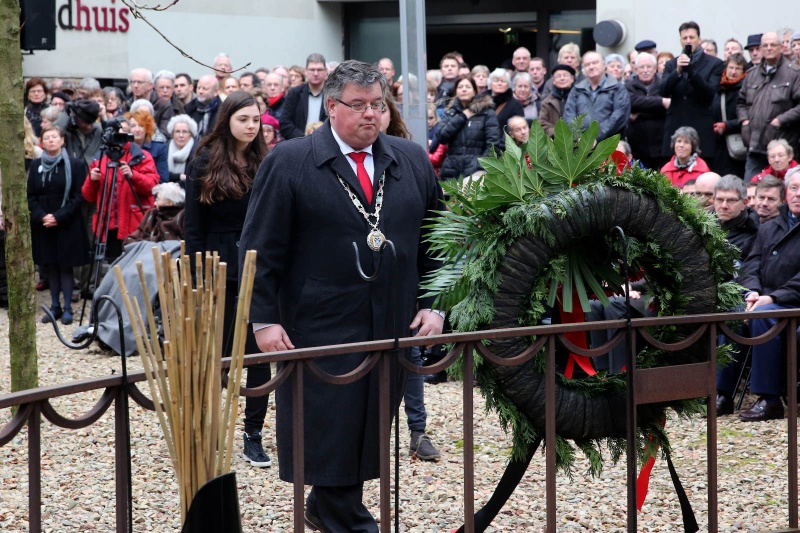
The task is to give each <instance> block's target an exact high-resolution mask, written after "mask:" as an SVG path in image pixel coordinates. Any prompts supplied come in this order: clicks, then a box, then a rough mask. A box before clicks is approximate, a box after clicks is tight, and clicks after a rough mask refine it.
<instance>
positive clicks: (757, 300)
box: [744, 291, 775, 311]
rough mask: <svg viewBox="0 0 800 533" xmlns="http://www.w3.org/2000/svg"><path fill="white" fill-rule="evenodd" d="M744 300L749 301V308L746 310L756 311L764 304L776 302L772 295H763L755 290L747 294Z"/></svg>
mask: <svg viewBox="0 0 800 533" xmlns="http://www.w3.org/2000/svg"><path fill="white" fill-rule="evenodd" d="M744 301H745V302H747V308H746V309H745V311H755V310H756V309H758V308H759V307H761V306H762V305H769V304H772V303H775V302H774V301H773V300H772V296H761V295H760V294H758V293H757V292H755V291H753V292H751V293H750V294H748V295H747V296H745V298H744Z"/></svg>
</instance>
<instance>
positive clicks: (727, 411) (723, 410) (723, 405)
mask: <svg viewBox="0 0 800 533" xmlns="http://www.w3.org/2000/svg"><path fill="white" fill-rule="evenodd" d="M732 414H733V399H732V398H731V397H730V396H725V395H724V394H717V416H722V415H732Z"/></svg>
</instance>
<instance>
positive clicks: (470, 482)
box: [0, 310, 800, 533]
mask: <svg viewBox="0 0 800 533" xmlns="http://www.w3.org/2000/svg"><path fill="white" fill-rule="evenodd" d="M756 317H758V318H776V319H777V323H776V325H775V326H774V327H773V328H772V329H771V330H770V331H768V332H767V333H765V334H763V335H761V336H760V337H756V338H746V337H742V336H741V335H739V334H737V333H736V331H734V330H732V329H731V327H729V326H728V324H726V323H727V322H729V321H735V320H746V319H752V318H756ZM799 320H800V310H778V311H764V312H756V313H728V314H709V315H689V316H679V317H661V318H641V319H634V320H633V321H631V322H630V325H629V326H627V322H626V320H624V319H622V320H614V321H606V322H588V323H581V324H564V325H555V326H536V327H526V328H513V329H498V330H485V331H476V332H471V333H458V334H448V335H440V336H436V337H425V338H422V339H419V338H406V339H401V340H400V341H399V343H397V345H396V343H395V341H394V340H381V341H372V342H363V343H356V344H347V345H337V346H326V347H319V348H307V349H301V350H292V351H287V352H280V353H271V354H256V355H248V356H247V357H246V363H245V364H246V365H250V364H255V363H264V362H283V363H284V364H283V365H281V368H280V370H279V371H278V372H277V373H276V374H275V375H274V376H273V377H272V379H271V380H270V381H269V382H268V383H266V384H264V385H262V386H260V387H258V388H253V389H247V388H243V389H242V391H241V395H242V396H248V397H252V396H262V395H264V394H268V393H270V392H272V391H274V390H275V388H276V387H278V385H280V384H282V383H284V382H285V381H286V380H291V382H292V383H293V406H292V409H293V432H294V449H293V453H294V456H295V457H303V456H304V447H305V443H304V442H303V416H302V413H303V401H304V398H303V389H302V387H301V386H300V385H301V384H302V383H303V375H304V374H305V373H306V372H310V373H311V374H313V375H314V376H316V377H317V378H318V379H320V380H322V381H325V382H328V383H333V384H346V383H351V382H353V381H356V380H358V379H361V378H362V377H364V376H366V375H367V374H368V373H369V372H371V371H373V370H376V371H377V372H378V375H379V397H380V406H381V407H380V415H381V423H380V427H379V431H380V448H381V449H380V512H381V516H382V517H389V516H391V508H390V497H391V488H390V482H391V476H390V455H391V453H390V438H391V437H390V425H391V414H390V398H389V394H390V373H389V369H390V364H391V363H392V361H391V359H390V358H391V357H396V356H395V353H396V352H395V351H394V350H395V349H396V348H397V347H399V348H400V349H403V348H410V347H412V346H421V345H425V344H430V343H436V344H440V343H441V344H445V343H447V344H452V346H453V347H452V349H451V350H450V352H449V353H448V354H447V355H446V356H445V358H444V359H442V360H441V361H440V362H438V363H436V364H435V365H433V366H427V367H418V366H414V365H412V364H411V363H409V362H408V361H406V360H404V359H401V360H400V363H401V365H402V366H403V367H404V368H405V369H406V370H407V371H409V372H414V373H417V374H429V373H433V372H438V371H439V370H443V369H445V368H448V367H450V366H451V365H453V364H454V363H455V362H456V360H457V359H458V358H459V357H461V358H462V359H461V361H462V365H463V378H464V381H463V383H464V386H463V391H464V392H463V424H464V435H463V442H464V446H463V453H464V479H463V487H464V494H463V498H464V517H465V531H466V532H468V533H472V532H473V531H474V524H473V522H472V517H473V515H474V512H475V501H474V488H475V481H474V460H475V457H474V448H473V445H474V437H473V429H474V420H473V396H472V378H473V359H474V354H475V353H476V352H477V353H479V354H480V355H481V356H482V357H484V358H485V359H487V360H489V361H490V362H492V363H494V364H497V365H503V366H517V365H522V364H524V363H526V362H528V361H530V360H531V359H532V358H533V357H535V356H536V354H537V353H538V352H539V351H540V350H541V349H544V350H545V353H546V374H545V376H546V377H545V380H546V400H547V404H546V413H545V421H546V430H545V435H544V439H545V442H555V434H556V433H555V431H556V405H555V404H556V402H555V383H556V377H555V374H556V347H557V345H561V346H563V347H564V348H566V349H567V350H569V351H570V352H572V353H575V354H577V355H581V356H586V357H595V356H597V355H600V354H602V353H606V352H608V351H609V350H610V349H611V348H613V347H615V346H617V345H618V344H619V343H622V342H629V343H630V346H631V347H632V349H633V350H634V352H635V351H636V344H637V337H639V336H640V337H641V338H643V339H644V341H645V342H646V343H647V344H649V345H651V346H654V347H657V348H659V349H662V350H665V351H667V352H672V351H679V350H685V349H686V348H688V347H689V346H694V345H695V344H696V343H705V346H706V348H704V349H705V350H707V351H706V353H707V357H706V359H705V360H704V361H700V362H697V363H692V364H685V365H676V366H669V367H658V368H648V369H636V368H635V367H634V368H628V369H627V371H628V372H627V374H628V376H627V379H628V384H629V386H628V390H627V413H628V424H629V433H630V432H632V431H635V427H636V406H637V405H642V404H647V403H653V402H663V401H670V400H678V399H687V398H702V397H707V398H708V402H707V405H708V417H707V419H706V423H707V444H708V448H707V450H708V451H707V454H708V473H707V477H708V508H707V513H708V531H710V532H716V531H717V530H718V523H717V448H716V440H717V419H716V404H715V401H714V399H715V393H716V346H717V335H718V334H725V335H726V336H727V337H728V338H729V339H730V340H731V341H733V342H738V343H740V344H743V345H747V346H752V345H757V344H761V343H764V342H767V341H769V340H771V339H773V338H774V337H775V336H776V335H781V334H783V338H784V349H785V352H786V355H787V357H786V360H787V365H786V379H787V382H786V389H787V403H788V412H787V423H788V438H787V442H786V453H787V454H788V465H787V480H788V483H787V484H788V495H787V496H788V507H789V508H788V524H786V526H787V527H788V528H789V529H783V530H782V531H800V529H798V458H797V388H796V385H797V327H798V321H799ZM666 325H675V326H682V328H681V330H682V331H684V332H688V333H685V335H684V339H683V340H682V341H680V342H676V343H672V344H664V343H661V342H659V341H658V340H657V339H656V338H654V337H653V335H652V334H651V333H650V328H654V327H658V326H666ZM599 329H616V330H617V333H616V335H614V337H612V338H611V339H610V340H609V341H608V342H607V343H606V344H604V345H603V346H600V347H594V348H591V349H583V348H580V347H578V346H576V345H574V344H573V343H572V342H570V341H569V340H568V338H567V337H566V335H567V334H568V333H573V332H576V331H580V332H588V331H592V330H599ZM634 333H635V334H634ZM533 336H535V338H536V341H535V343H534V345H533V346H531V347H530V348H529V349H527V350H525V351H524V352H523V353H521V354H519V355H517V356H515V357H513V358H510V359H503V358H500V357H498V356H497V355H495V354H493V353H492V352H491V350H490V349H489V348H487V346H485V344H484V341H487V340H501V339H509V338H515V337H533ZM352 352H365V353H369V354H370V355H369V356H368V357H367V358H366V359H365V361H364V362H363V363H362V364H361V365H360V366H359V367H358V368H356V369H354V370H353V371H352V372H349V373H347V374H345V375H341V376H333V375H329V374H326V373H325V372H323V371H322V370H321V369H320V368H319V366H318V365H317V364H316V363H315V362H314V360H315V359H318V358H323V357H331V356H335V355H339V354H344V353H352ZM228 363H229V361H228V360H224V361H223V367H227V366H228ZM145 379H146V378H145V375H144V372H142V371H139V372H129V373H128V376H127V386H125V385H124V381H123V377H122V376H118V375H112V376H107V377H100V378H94V379H87V380H84V381H77V382H72V383H67V384H63V385H54V386H48V387H41V388H37V389H31V390H26V391H21V392H15V393H11V394H6V395H2V396H0V409H6V408H11V407H17V408H18V411H17V412H16V414H15V415H14V416H13V418H12V419H11V421H10V422H8V423H7V424H6V425H5V426H4V427H2V428H0V447H2V446H5V445H6V444H7V443H8V442H10V441H11V439H12V438H14V436H15V435H17V433H18V432H19V431H20V430H21V429H22V428H23V427H24V426H25V425H27V426H28V452H29V459H28V478H29V530H30V531H31V533H39V532H41V531H42V520H41V517H42V508H41V433H40V423H41V417H42V416H44V418H45V419H47V420H49V421H50V422H51V423H53V424H54V425H56V426H58V427H62V428H67V429H79V428H84V427H87V426H90V425H92V424H95V423H97V422H98V420H100V419H101V418H102V417H103V414H104V413H105V412H106V411H107V410H108V408H109V407H110V406H111V405H112V404H113V405H114V424H115V435H114V447H115V469H116V531H117V532H118V533H123V532H125V531H127V527H128V524H127V520H128V518H127V517H128V512H129V509H128V503H127V502H128V490H129V489H128V486H129V485H128V483H129V479H128V474H127V470H126V468H125V465H126V461H127V459H128V457H129V456H130V452H131V450H129V449H128V448H127V442H128V439H127V438H126V437H127V436H126V434H125V425H124V423H123V420H124V414H125V413H124V411H123V408H122V406H123V405H124V402H123V401H122V399H123V397H124V395H125V394H128V395H129V397H130V398H131V399H133V400H134V401H135V402H136V403H138V404H139V405H141V406H142V407H144V408H146V409H149V410H153V409H154V407H155V406H154V404H153V402H152V400H151V399H150V398H148V397H147V396H146V395H145V394H144V393H143V392H142V391H141V390H140V389H139V386H138V384H139V383H141V382H142V381H144V380H145ZM95 390H103V391H104V392H103V394H102V396H101V397H100V399H99V400H98V401H97V402H96V403H95V405H94V406H93V407H92V408H91V409H89V411H87V412H86V413H85V414H83V415H82V416H79V417H77V418H68V417H65V416H63V415H61V414H59V413H58V412H57V411H56V410H55V408H54V407H53V406H52V404H51V400H52V399H54V398H58V397H63V396H71V395H75V394H78V393H82V392H87V391H95ZM294 464H295V468H294V513H293V524H294V530H295V531H296V532H302V531H303V530H304V524H303V504H304V492H303V462H302V461H295V462H294ZM545 464H546V487H545V496H546V509H547V524H546V531H547V532H548V533H555V531H556V524H557V509H556V454H555V446H547V447H546V451H545ZM627 467H628V483H627V485H628V495H627V502H628V531H629V532H635V531H636V530H637V522H636V518H637V517H636V508H635V502H636V483H635V477H636V455H635V448H634V443H633V442H631V441H630V439H629V442H628V463H627ZM777 513H778V510H777V509H776V514H777ZM388 522H389V521H388V520H387V521H385V522H384V523H385V524H387V529H388Z"/></svg>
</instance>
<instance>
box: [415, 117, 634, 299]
mask: <svg viewBox="0 0 800 533" xmlns="http://www.w3.org/2000/svg"><path fill="white" fill-rule="evenodd" d="M579 119H581V120H582V117H578V119H576V120H575V122H574V123H573V124H572V125H571V126H568V125H567V124H566V123H565V122H564V121H563V120H559V121H558V123H557V124H556V128H555V135H554V138H553V139H550V138H549V137H548V136H547V134H546V133H545V131H544V128H542V126H541V125H540V124H539V123H538V122H534V123H533V126H532V127H531V135H530V137H529V139H528V142H527V143H526V144H525V146H524V147H522V148H520V147H518V146H517V144H516V142H515V141H514V140H513V139H512V138H511V137H510V136H509V135H508V134H506V136H505V140H506V147H507V148H506V151H505V152H504V153H503V154H502V155H501V156H500V157H499V158H498V157H497V156H496V154H494V152H493V153H492V156H491V157H482V158H479V159H478V161H479V162H480V164H481V166H483V168H484V169H485V170H486V174H485V175H484V176H483V177H482V178H480V179H474V178H464V179H459V180H449V181H447V182H445V183H444V184H443V189H444V191H445V194H446V195H447V196H448V197H449V198H450V200H451V201H450V203H449V207H450V209H449V210H448V211H440V212H439V216H440V218H439V220H438V221H437V222H436V223H434V224H431V225H430V226H428V227H429V228H431V229H433V230H434V231H433V232H432V233H431V234H430V237H429V243H430V245H431V248H430V249H431V252H432V253H433V255H434V256H435V257H436V258H437V259H440V260H442V261H443V262H444V263H445V265H446V266H444V267H442V268H441V269H440V270H437V271H436V272H433V273H431V274H430V275H429V276H428V278H426V280H425V284H424V286H425V288H426V290H427V293H426V294H427V295H433V294H436V295H437V301H436V302H435V305H436V306H437V307H444V308H451V307H452V306H453V305H455V304H456V303H458V302H459V301H461V299H463V298H464V297H465V296H466V294H467V293H468V292H469V289H468V286H467V284H466V283H465V282H464V281H463V280H462V278H461V276H460V272H461V265H463V264H470V263H471V262H472V261H473V260H476V259H478V258H480V257H481V256H482V254H483V253H484V252H485V251H486V250H485V247H486V246H487V243H493V244H494V245H501V246H502V236H501V235H496V236H492V235H487V231H491V229H496V227H497V225H496V223H497V221H498V220H500V219H501V218H502V216H503V214H504V213H505V212H506V211H508V209H510V208H511V207H513V206H515V205H520V204H530V203H532V202H536V201H541V200H542V199H543V198H546V197H547V196H549V195H552V194H556V193H560V192H563V191H568V190H569V189H571V188H572V187H573V186H574V185H576V184H578V183H580V182H581V181H584V180H586V179H588V178H589V177H590V176H591V175H592V172H591V170H593V169H595V168H596V167H598V166H600V165H601V164H602V163H603V162H604V161H606V160H607V159H608V156H609V155H611V153H612V152H613V151H614V149H615V148H616V146H617V143H618V141H619V136H618V135H617V136H614V137H611V138H609V139H606V140H604V141H602V142H600V143H597V145H596V146H595V141H596V139H597V134H598V132H599V127H598V125H597V123H592V125H591V126H590V127H589V128H588V129H587V130H586V131H583V132H580V130H579V124H580V123H579ZM526 154H528V157H526ZM529 165H530V166H529ZM575 205H577V201H575V202H564V201H562V202H561V203H560V204H559V205H558V206H556V208H557V209H559V210H564V211H572V210H574V207H575ZM578 215H579V217H577V218H580V219H582V220H583V221H584V222H583V224H590V223H591V216H590V213H578ZM493 237H495V238H494V239H493ZM498 243H499V244H498ZM553 273H554V274H553V275H554V277H553V278H552V279H551V290H550V292H549V298H548V300H549V301H548V303H549V304H550V305H553V304H554V302H555V297H556V294H557V290H556V289H557V287H558V285H560V284H561V285H563V286H564V291H563V298H562V305H563V306H564V309H565V311H568V312H569V311H571V310H572V294H573V292H572V290H573V288H574V289H575V290H576V292H577V296H578V299H579V300H580V302H581V307H582V308H583V310H584V311H589V293H590V291H591V292H593V293H594V294H595V295H596V297H597V298H598V299H599V300H600V301H601V302H602V303H603V304H604V305H607V304H608V298H607V297H606V295H605V292H604V291H603V290H602V284H603V282H604V281H606V282H610V281H611V279H614V280H617V279H619V278H620V276H619V275H616V274H615V273H614V271H613V270H612V269H611V268H610V266H603V265H599V264H597V262H595V263H591V262H589V261H588V260H587V258H586V254H581V253H577V252H576V253H574V254H570V256H569V258H568V261H567V262H566V263H565V268H564V270H563V271H559V270H558V269H554V270H553ZM587 289H588V290H587Z"/></svg>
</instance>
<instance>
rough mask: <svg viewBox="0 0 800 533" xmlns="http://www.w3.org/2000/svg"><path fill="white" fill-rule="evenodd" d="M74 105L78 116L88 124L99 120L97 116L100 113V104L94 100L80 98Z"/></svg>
mask: <svg viewBox="0 0 800 533" xmlns="http://www.w3.org/2000/svg"><path fill="white" fill-rule="evenodd" d="M74 105H75V107H74V113H75V117H76V118H79V119H80V120H82V121H83V122H85V123H87V124H92V123H94V122H97V117H98V116H99V115H100V104H98V103H97V102H95V101H94V100H78V101H77V102H75V104H74Z"/></svg>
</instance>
